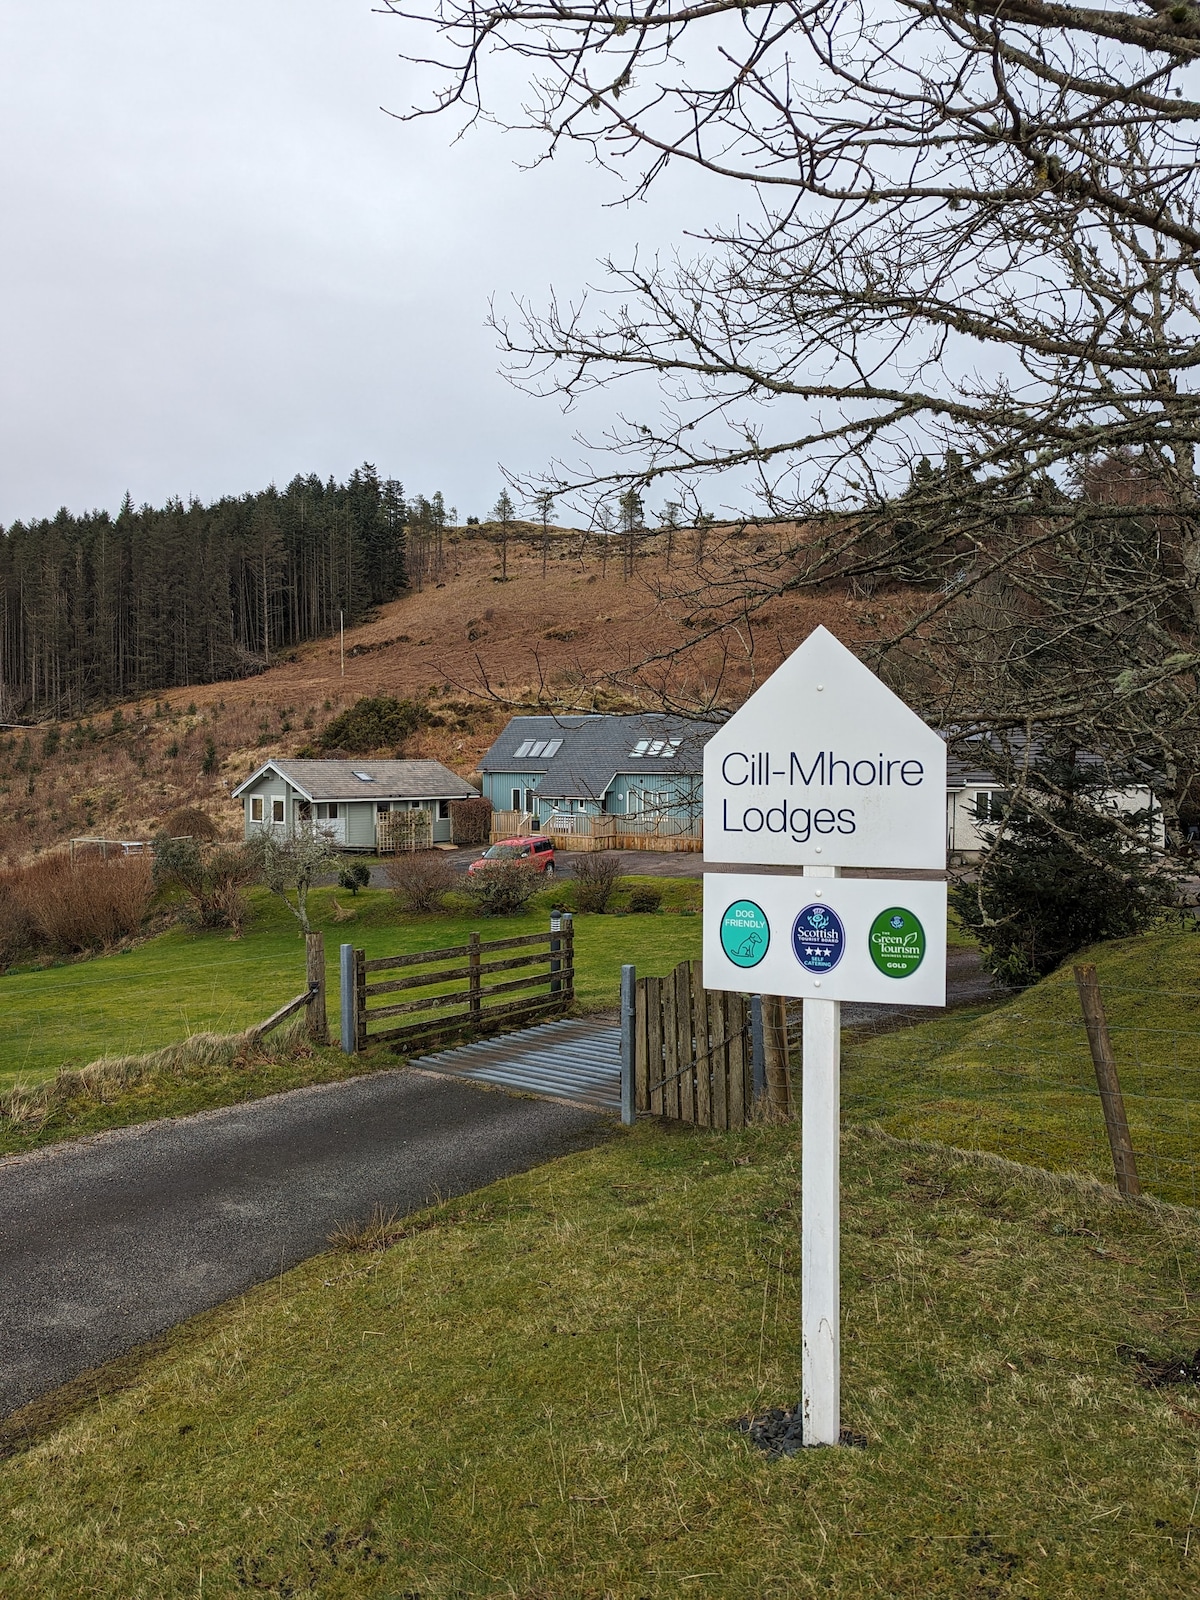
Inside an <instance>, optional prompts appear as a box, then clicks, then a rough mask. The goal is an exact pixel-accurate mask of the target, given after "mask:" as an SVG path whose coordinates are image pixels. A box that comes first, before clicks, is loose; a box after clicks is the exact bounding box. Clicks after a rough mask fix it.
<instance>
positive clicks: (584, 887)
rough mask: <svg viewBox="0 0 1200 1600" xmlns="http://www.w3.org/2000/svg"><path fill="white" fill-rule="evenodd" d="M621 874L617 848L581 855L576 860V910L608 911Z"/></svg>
mask: <svg viewBox="0 0 1200 1600" xmlns="http://www.w3.org/2000/svg"><path fill="white" fill-rule="evenodd" d="M620 876H621V857H620V856H619V855H618V854H617V853H616V851H615V850H596V851H589V852H588V853H586V854H584V855H580V856H579V857H578V858H577V859H576V861H575V908H576V910H578V911H607V910H608V902H609V901H610V900H611V899H612V893H613V890H614V889H615V888H616V886H617V879H618V878H619V877H620Z"/></svg>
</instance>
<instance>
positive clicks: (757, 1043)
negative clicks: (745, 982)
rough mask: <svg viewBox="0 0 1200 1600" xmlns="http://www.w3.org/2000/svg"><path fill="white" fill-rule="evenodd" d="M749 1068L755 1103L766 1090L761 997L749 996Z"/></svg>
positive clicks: (764, 1042) (765, 1057) (765, 1060)
mask: <svg viewBox="0 0 1200 1600" xmlns="http://www.w3.org/2000/svg"><path fill="white" fill-rule="evenodd" d="M750 1070H751V1072H752V1074H753V1082H754V1099H755V1102H756V1103H757V1102H758V1101H759V1100H761V1099H762V1097H763V1095H764V1094H765V1093H766V1092H767V1048H766V1041H765V1040H764V1038H763V997H762V995H760V994H752V995H751V996H750Z"/></svg>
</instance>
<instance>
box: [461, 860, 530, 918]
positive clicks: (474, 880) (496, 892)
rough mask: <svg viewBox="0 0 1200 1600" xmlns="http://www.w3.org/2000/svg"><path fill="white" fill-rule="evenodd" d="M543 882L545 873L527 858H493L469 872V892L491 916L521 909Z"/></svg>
mask: <svg viewBox="0 0 1200 1600" xmlns="http://www.w3.org/2000/svg"><path fill="white" fill-rule="evenodd" d="M542 886H543V879H542V875H541V873H540V872H537V871H535V870H534V868H533V867H532V866H530V865H529V864H528V863H527V862H525V861H489V862H488V864H487V865H486V866H485V867H481V868H480V870H479V871H478V872H471V873H468V874H467V893H468V894H469V895H470V896H471V899H472V900H473V901H474V902H475V904H476V906H477V907H478V909H479V910H480V911H481V912H483V914H484V916H487V917H506V916H509V915H511V913H512V912H514V911H520V910H521V908H522V906H525V905H527V904H528V903H529V901H530V900H532V899H533V897H534V895H535V894H536V893H537V892H538V890H539V889H540V888H542Z"/></svg>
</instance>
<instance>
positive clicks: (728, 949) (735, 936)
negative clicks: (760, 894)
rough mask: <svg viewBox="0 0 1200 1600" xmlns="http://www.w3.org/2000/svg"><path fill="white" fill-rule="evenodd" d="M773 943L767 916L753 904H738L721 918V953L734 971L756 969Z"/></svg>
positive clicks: (744, 901)
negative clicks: (736, 968) (736, 969)
mask: <svg viewBox="0 0 1200 1600" xmlns="http://www.w3.org/2000/svg"><path fill="white" fill-rule="evenodd" d="M770 943H771V929H770V925H769V924H768V922H767V915H766V912H765V911H764V910H763V908H762V907H761V906H760V905H756V904H755V902H754V901H753V900H735V901H734V902H733V904H732V905H731V906H728V907H727V908H726V911H725V915H724V916H723V917H722V918H721V949H722V950H724V952H725V954H726V955H727V956H728V957H729V959H730V961H732V962H733V964H734V966H735V967H756V966H757V965H758V963H759V962H760V961H761V960H762V958H763V957H764V956H765V955H766V953H767V946H768V945H769V944H770Z"/></svg>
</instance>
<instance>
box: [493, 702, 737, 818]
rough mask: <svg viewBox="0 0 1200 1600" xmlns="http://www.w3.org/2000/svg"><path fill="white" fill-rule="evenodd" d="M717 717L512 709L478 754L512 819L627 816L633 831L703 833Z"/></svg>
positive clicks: (496, 801) (500, 806) (499, 805)
mask: <svg viewBox="0 0 1200 1600" xmlns="http://www.w3.org/2000/svg"><path fill="white" fill-rule="evenodd" d="M712 731H713V730H712V726H711V725H710V724H709V723H705V722H696V721H693V720H691V719H689V718H686V717H676V716H670V715H668V714H665V713H655V712H638V713H635V714H633V715H630V716H610V715H601V714H591V715H586V716H541V717H514V718H513V719H512V721H511V722H510V723H509V724H508V726H507V727H506V728H505V730H504V732H503V733H502V734H501V735H500V737H499V738H498V739H497V740H496V742H495V744H493V745H492V747H491V749H490V750H489V751H488V752H487V754H486V755H485V756H484V758H483V760H482V762H481V763H480V771H481V774H482V788H483V793H484V794H485V795H486V797H487V798H488V799H489V800H490V801H491V802H492V807H493V810H495V811H500V812H506V813H510V814H513V813H515V817H514V821H513V827H514V831H515V830H517V829H523V830H529V831H533V830H537V829H545V830H547V831H552V832H556V833H570V832H573V831H578V832H584V831H586V830H587V829H588V827H589V824H588V823H586V822H583V823H582V826H581V819H583V818H591V817H621V818H625V819H627V820H626V822H625V827H626V830H627V831H628V832H630V833H641V832H646V833H658V834H660V835H662V834H676V835H691V836H698V835H699V833H700V823H701V804H702V796H703V789H702V778H703V772H704V744H705V741H706V740H707V738H708V737H709V735H710V734H711V733H712Z"/></svg>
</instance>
